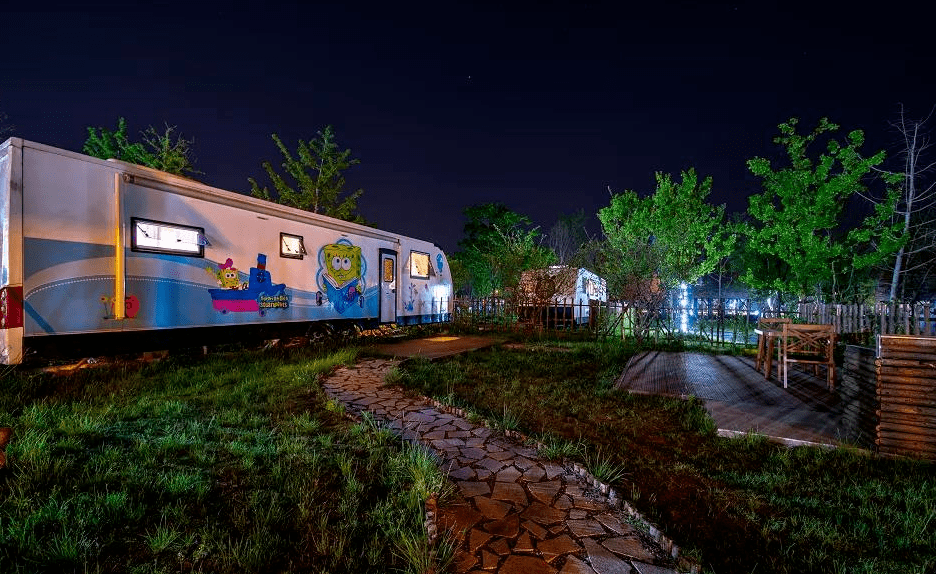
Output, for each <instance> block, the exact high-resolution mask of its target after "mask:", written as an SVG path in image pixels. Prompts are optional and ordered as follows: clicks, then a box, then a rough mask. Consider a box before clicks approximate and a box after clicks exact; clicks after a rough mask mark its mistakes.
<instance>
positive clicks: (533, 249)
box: [452, 203, 555, 297]
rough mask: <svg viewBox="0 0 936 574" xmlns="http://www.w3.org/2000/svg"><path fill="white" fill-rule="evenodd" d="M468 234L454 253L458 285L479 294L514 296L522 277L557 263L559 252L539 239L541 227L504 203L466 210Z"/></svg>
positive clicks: (487, 204) (453, 266) (465, 229)
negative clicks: (526, 273)
mask: <svg viewBox="0 0 936 574" xmlns="http://www.w3.org/2000/svg"><path fill="white" fill-rule="evenodd" d="M465 217H467V219H468V221H467V222H466V223H465V228H464V237H463V238H462V239H461V241H459V242H458V247H459V251H458V252H457V253H456V254H455V255H454V256H453V259H454V260H455V262H456V263H453V265H452V269H453V273H454V272H455V270H456V269H458V270H459V271H460V273H459V275H458V276H456V277H455V280H456V288H459V289H460V290H461V291H462V292H466V293H469V294H471V295H473V296H476V297H488V296H490V295H503V296H510V295H511V294H513V292H514V291H515V290H516V288H517V286H518V284H519V282H520V276H521V274H522V273H523V271H526V270H528V269H539V268H542V267H546V266H547V265H550V264H552V263H554V262H555V255H553V253H552V251H551V250H550V249H548V248H546V247H543V246H542V245H540V244H539V242H538V240H537V239H538V237H539V230H538V229H536V228H533V227H531V222H530V219H529V218H528V217H526V216H525V215H520V214H519V213H516V212H514V211H512V210H510V209H509V208H508V207H507V206H505V205H504V204H502V203H485V204H480V205H474V206H471V207H468V208H466V209H465Z"/></svg>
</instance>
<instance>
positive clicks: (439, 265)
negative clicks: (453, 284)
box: [436, 253, 444, 273]
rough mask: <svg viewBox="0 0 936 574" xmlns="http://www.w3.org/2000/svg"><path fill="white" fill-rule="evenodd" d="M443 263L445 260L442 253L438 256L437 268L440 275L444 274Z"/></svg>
mask: <svg viewBox="0 0 936 574" xmlns="http://www.w3.org/2000/svg"><path fill="white" fill-rule="evenodd" d="M443 261H444V259H442V254H441V253H439V254H437V255H436V267H438V268H439V273H442V268H443V267H444V265H443Z"/></svg>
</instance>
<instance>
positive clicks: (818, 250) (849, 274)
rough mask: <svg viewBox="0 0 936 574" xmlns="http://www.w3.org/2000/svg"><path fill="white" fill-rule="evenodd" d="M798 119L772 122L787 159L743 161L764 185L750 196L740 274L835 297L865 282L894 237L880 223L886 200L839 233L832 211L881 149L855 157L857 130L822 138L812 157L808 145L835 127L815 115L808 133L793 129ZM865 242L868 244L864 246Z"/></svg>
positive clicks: (754, 282)
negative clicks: (784, 162)
mask: <svg viewBox="0 0 936 574" xmlns="http://www.w3.org/2000/svg"><path fill="white" fill-rule="evenodd" d="M797 123H798V120H797V119H796V118H793V119H791V120H789V121H788V122H786V123H783V124H780V126H779V129H780V135H779V136H777V137H776V138H774V142H776V143H777V144H780V145H781V146H783V147H784V149H785V152H786V155H787V158H788V160H789V164H790V165H789V166H786V167H783V168H779V169H775V168H774V167H773V166H772V165H771V162H770V160H768V159H764V158H759V157H757V158H753V159H750V160H748V162H747V163H748V169H749V170H750V171H751V173H753V174H754V175H756V176H758V177H761V178H763V189H764V191H763V192H762V193H760V194H757V195H753V196H751V197H750V200H749V201H750V204H749V207H748V215H749V216H750V220H749V221H748V222H747V223H746V224H745V225H744V226H743V229H744V233H745V234H746V239H747V247H748V249H750V250H751V257H749V258H748V268H747V269H746V270H745V274H744V277H743V281H744V282H745V283H746V284H747V285H749V286H751V287H753V288H755V289H767V290H772V291H776V292H777V293H778V294H780V295H781V296H784V295H792V296H794V297H797V298H804V297H807V296H816V297H821V296H823V295H831V296H832V297H833V299H839V298H841V296H842V295H843V294H844V293H847V291H848V289H849V288H851V289H852V292H853V293H854V292H857V291H858V287H860V286H862V285H866V284H867V278H868V272H869V270H870V269H871V267H873V266H874V265H875V264H876V263H879V262H880V261H881V260H883V259H884V258H887V257H890V255H891V254H892V253H894V251H896V250H897V248H898V247H899V244H900V241H901V239H900V236H899V234H897V233H895V232H894V230H893V228H892V227H890V226H888V225H887V224H886V219H887V217H888V216H889V213H890V212H891V211H892V205H888V204H882V205H880V206H878V208H877V209H876V210H875V212H874V213H872V214H870V215H868V216H867V217H866V218H865V219H864V221H862V222H861V224H860V225H859V226H858V227H856V228H854V229H852V230H851V231H849V232H847V234H846V233H844V232H843V230H842V229H841V222H840V216H841V213H842V208H843V206H844V205H845V204H846V203H847V202H848V199H849V198H850V197H851V196H852V195H853V194H855V193H856V192H858V191H861V190H864V189H865V186H864V184H863V179H864V178H865V177H866V176H867V174H868V173H869V171H871V169H872V168H873V167H875V166H877V165H879V164H880V163H881V162H882V161H883V160H884V152H883V151H881V152H878V153H876V154H874V155H873V156H871V157H869V158H866V159H865V158H862V157H861V156H860V155H859V151H858V150H859V149H860V147H861V145H862V144H863V143H864V134H863V133H862V132H861V131H860V130H854V131H852V132H850V133H849V134H848V136H847V138H846V142H845V143H844V145H843V144H841V143H839V142H838V141H836V140H835V139H833V138H831V137H830V138H829V139H828V142H827V144H826V153H822V154H820V155H819V157H818V158H817V159H816V160H815V161H813V160H812V159H810V158H809V156H808V152H809V148H810V146H811V145H812V144H814V143H815V142H816V140H817V139H818V138H819V137H820V136H822V135H823V134H826V133H827V132H834V131H835V130H837V129H838V127H839V126H837V125H835V124H833V123H831V122H829V120H828V119H827V118H822V119H821V120H820V121H819V125H818V126H817V127H816V128H815V129H814V130H813V131H812V132H811V133H809V134H806V135H801V134H798V133H797V132H796V126H797ZM872 246H874V247H876V249H872Z"/></svg>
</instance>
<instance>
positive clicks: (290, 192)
mask: <svg viewBox="0 0 936 574" xmlns="http://www.w3.org/2000/svg"><path fill="white" fill-rule="evenodd" d="M272 137H273V142H274V143H276V147H278V148H279V150H280V153H282V154H283V163H282V164H280V167H282V168H283V170H284V171H285V172H286V174H288V175H289V176H290V177H291V178H292V180H293V181H294V182H295V184H294V185H295V187H293V186H292V185H290V184H289V183H287V181H286V179H285V178H284V176H283V175H280V174H279V173H277V171H276V170H275V169H273V165H272V164H270V162H268V161H267V162H263V169H264V170H266V173H267V175H268V176H269V178H270V180H271V181H272V182H273V188H274V190H275V192H274V193H271V192H270V190H269V189H268V188H267V187H266V186H264V187H260V185H258V184H257V181H256V180H255V179H253V178H248V180H249V181H250V186H251V194H253V196H254V197H259V198H261V199H266V200H269V201H276V202H277V203H281V204H283V205H288V206H290V207H297V208H299V209H304V210H306V211H311V212H312V213H320V214H322V215H327V216H329V217H335V218H338V219H344V220H346V221H353V222H355V223H366V222H365V221H364V218H363V217H362V216H361V215H360V214H358V213H357V200H358V198H360V197H361V194H363V193H364V190H362V189H358V190H355V191H352V192H347V191H346V190H345V183H346V182H345V178H344V175H343V173H344V171H346V170H347V169H348V168H350V167H351V166H353V165H357V164H358V163H360V160H358V159H356V158H352V157H351V150H350V149H346V150H344V151H342V150H341V149H339V147H338V144H337V143H335V133H334V130H333V129H332V127H331V126H325V129H324V130H322V131H320V132H318V136H317V137H316V138H314V139H311V140H309V141H308V142H304V141H302V140H299V146H298V157H293V155H292V154H291V153H290V151H289V150H288V149H287V148H286V145H285V144H283V141H282V140H281V139H280V138H279V136H278V135H276V134H273V135H272Z"/></svg>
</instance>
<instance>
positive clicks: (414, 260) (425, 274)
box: [410, 251, 432, 279]
mask: <svg viewBox="0 0 936 574" xmlns="http://www.w3.org/2000/svg"><path fill="white" fill-rule="evenodd" d="M430 273H432V267H430V265H429V254H428V253H422V252H419V251H410V277H412V278H414V279H428V278H429V274H430Z"/></svg>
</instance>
